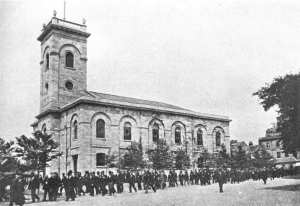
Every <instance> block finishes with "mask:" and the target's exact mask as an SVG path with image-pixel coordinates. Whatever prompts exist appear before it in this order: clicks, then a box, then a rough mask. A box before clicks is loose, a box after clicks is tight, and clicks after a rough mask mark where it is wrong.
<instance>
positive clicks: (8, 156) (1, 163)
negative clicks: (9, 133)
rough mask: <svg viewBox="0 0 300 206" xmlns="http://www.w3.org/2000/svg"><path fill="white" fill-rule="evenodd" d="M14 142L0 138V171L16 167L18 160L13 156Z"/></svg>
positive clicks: (8, 170) (13, 169)
mask: <svg viewBox="0 0 300 206" xmlns="http://www.w3.org/2000/svg"><path fill="white" fill-rule="evenodd" d="M13 146H14V142H13V141H10V142H6V141H5V140H4V139H2V138H0V172H10V171H15V170H17V168H18V162H17V160H16V158H15V157H14V156H13V154H12V152H13V149H14V148H13Z"/></svg>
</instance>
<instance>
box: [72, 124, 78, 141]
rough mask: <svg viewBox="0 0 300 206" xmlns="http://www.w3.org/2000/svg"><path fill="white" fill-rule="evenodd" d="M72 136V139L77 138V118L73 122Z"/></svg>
mask: <svg viewBox="0 0 300 206" xmlns="http://www.w3.org/2000/svg"><path fill="white" fill-rule="evenodd" d="M73 137H74V139H77V138H78V123H77V120H75V121H74V122H73Z"/></svg>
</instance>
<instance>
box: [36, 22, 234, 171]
mask: <svg viewBox="0 0 300 206" xmlns="http://www.w3.org/2000/svg"><path fill="white" fill-rule="evenodd" d="M86 28H87V27H86V25H85V22H83V23H82V24H78V23H74V22H70V21H66V20H62V19H59V18H57V17H56V16H54V17H53V18H52V19H51V21H50V22H49V23H48V24H47V25H45V26H44V27H43V30H42V32H41V34H40V36H39V37H38V40H39V41H40V42H41V61H40V75H41V77H40V113H39V114H38V115H37V116H36V118H37V121H36V122H35V123H33V124H32V126H33V129H34V130H41V131H43V132H47V133H48V134H52V135H53V137H54V139H55V140H56V141H57V142H58V143H59V145H60V146H59V149H60V151H61V152H63V156H62V157H60V158H59V159H58V160H56V161H54V162H53V163H52V164H51V167H50V168H49V169H50V171H58V172H59V173H61V172H66V171H67V170H69V169H73V170H75V171H85V170H93V171H94V170H97V169H101V168H105V167H106V156H107V155H112V154H117V155H119V157H120V155H122V154H123V153H124V152H125V151H126V148H127V147H128V146H129V145H130V144H131V142H132V141H136V142H139V141H141V143H142V145H143V148H144V152H146V151H147V150H149V149H153V148H154V147H155V145H156V142H157V141H158V139H159V138H162V139H165V140H166V142H167V143H168V145H170V148H171V150H172V151H174V152H176V151H177V150H178V149H179V148H184V149H185V150H186V151H187V153H188V155H189V156H190V159H191V162H197V159H198V158H199V157H200V154H201V153H202V152H204V151H206V150H207V151H208V152H210V153H216V152H218V151H219V150H220V149H221V146H222V145H225V147H226V149H227V151H228V152H229V151H230V148H229V147H230V145H229V123H230V119H229V118H228V117H226V116H219V115H210V114H203V113H198V112H194V111H191V110H188V109H184V108H182V107H178V106H174V105H171V104H166V103H162V102H156V101H148V100H142V99H136V98H130V97H123V96H117V95H111V94H103V93H99V92H93V91H88V90H87V60H88V58H87V39H88V37H89V36H90V34H89V33H88V32H87V31H86ZM99 46H101V45H99ZM93 69H101V66H100V67H99V68H93ZM103 72H105V71H103ZM166 81H167V80H166ZM137 86H138V85H137ZM189 92H192V91H187V93H186V95H189V94H188V93H189ZM182 98H184V96H183V97H182ZM145 155H146V154H145Z"/></svg>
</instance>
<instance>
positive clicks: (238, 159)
mask: <svg viewBox="0 0 300 206" xmlns="http://www.w3.org/2000/svg"><path fill="white" fill-rule="evenodd" d="M249 160H250V155H249V154H247V153H246V151H245V150H244V149H243V147H242V146H241V145H239V146H238V151H237V152H236V153H235V154H233V155H232V156H231V159H230V163H231V167H232V168H241V169H244V168H249V167H250V166H251V165H250V162H249Z"/></svg>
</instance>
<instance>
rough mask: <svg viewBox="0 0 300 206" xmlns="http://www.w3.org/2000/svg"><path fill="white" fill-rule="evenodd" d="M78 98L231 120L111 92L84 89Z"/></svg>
mask: <svg viewBox="0 0 300 206" xmlns="http://www.w3.org/2000/svg"><path fill="white" fill-rule="evenodd" d="M79 99H81V100H90V101H95V102H99V103H108V104H116V105H122V106H128V107H135V108H141V109H150V110H158V111H167V112H175V113H181V114H185V115H191V116H200V117H204V118H205V117H206V118H212V119H220V120H223V121H231V120H230V119H229V117H227V116H221V115H213V114H205V113H199V112H195V111H192V110H189V109H185V108H182V107H179V106H175V105H171V104H167V103H164V102H158V101H150V100H144V99H137V98H132V97H124V96H119V95H112V94H106V93H99V92H93V91H86V95H85V96H82V97H80V98H79ZM79 99H78V100H79ZM75 101H76V100H75Z"/></svg>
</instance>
